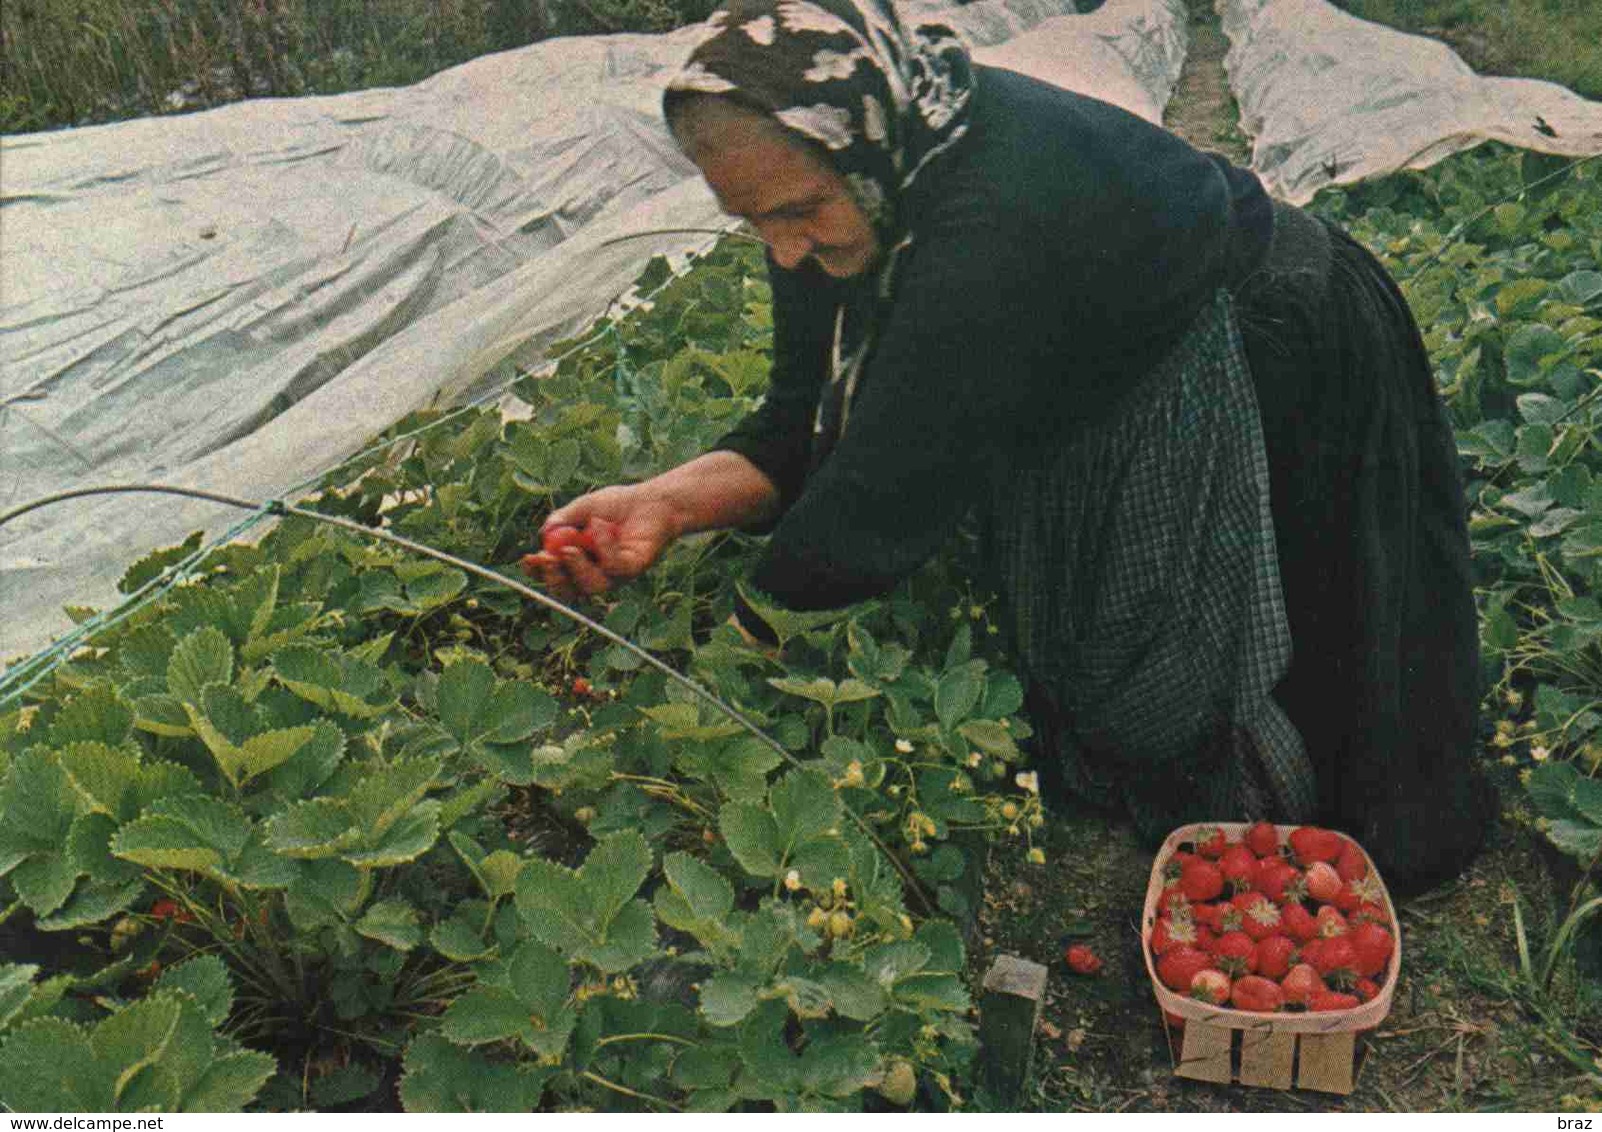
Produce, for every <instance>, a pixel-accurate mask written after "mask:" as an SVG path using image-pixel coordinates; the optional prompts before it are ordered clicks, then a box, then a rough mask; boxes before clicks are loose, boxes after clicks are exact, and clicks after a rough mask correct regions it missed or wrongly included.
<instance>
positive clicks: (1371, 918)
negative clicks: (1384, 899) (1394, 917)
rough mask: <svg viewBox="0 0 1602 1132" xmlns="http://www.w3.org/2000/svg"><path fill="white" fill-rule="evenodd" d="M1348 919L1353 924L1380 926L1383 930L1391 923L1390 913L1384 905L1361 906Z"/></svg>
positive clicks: (1365, 903)
mask: <svg viewBox="0 0 1602 1132" xmlns="http://www.w3.org/2000/svg"><path fill="white" fill-rule="evenodd" d="M1346 919H1347V920H1348V921H1349V922H1350V923H1352V924H1378V925H1379V926H1380V927H1382V928H1383V927H1386V926H1387V925H1389V924H1390V922H1391V917H1390V913H1388V912H1386V911H1385V906H1384V905H1383V904H1371V903H1367V902H1364V903H1362V904H1359V905H1358V906H1357V911H1355V912H1353V913H1352V914H1351V915H1350V916H1348V917H1346Z"/></svg>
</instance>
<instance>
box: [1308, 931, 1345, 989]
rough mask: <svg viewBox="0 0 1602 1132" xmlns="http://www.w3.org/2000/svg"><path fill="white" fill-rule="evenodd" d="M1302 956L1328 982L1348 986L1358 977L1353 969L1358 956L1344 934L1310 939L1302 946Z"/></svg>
mask: <svg viewBox="0 0 1602 1132" xmlns="http://www.w3.org/2000/svg"><path fill="white" fill-rule="evenodd" d="M1302 958H1303V959H1304V960H1306V961H1307V962H1308V963H1311V964H1312V965H1313V970H1315V971H1317V972H1318V973H1319V974H1320V975H1323V976H1324V978H1325V980H1326V981H1328V982H1331V983H1335V984H1337V985H1340V986H1347V985H1349V984H1350V983H1351V981H1352V980H1353V979H1354V978H1356V977H1357V972H1356V971H1355V970H1354V969H1353V964H1354V963H1356V962H1357V956H1356V955H1355V954H1353V952H1352V941H1351V940H1349V939H1347V938H1346V937H1345V936H1343V935H1338V936H1331V937H1328V938H1323V937H1321V938H1319V939H1314V940H1309V941H1308V942H1307V944H1306V945H1305V946H1303V948H1302Z"/></svg>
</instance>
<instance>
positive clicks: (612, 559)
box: [537, 0, 1493, 891]
mask: <svg viewBox="0 0 1602 1132" xmlns="http://www.w3.org/2000/svg"><path fill="white" fill-rule="evenodd" d="M712 29H713V30H712V34H711V35H710V36H709V38H707V39H706V40H705V41H703V42H702V44H701V45H700V46H699V47H698V48H697V49H696V50H695V52H694V54H693V55H692V56H691V58H690V61H689V63H688V65H687V66H686V67H685V68H684V69H683V71H682V72H681V73H680V74H679V75H678V76H677V78H676V79H675V80H674V81H673V82H672V83H671V85H670V87H669V89H668V91H667V94H666V98H665V111H666V115H667V119H668V122H669V125H670V127H671V129H672V131H673V134H674V137H675V138H676V139H677V140H678V142H679V144H680V146H681V147H682V148H683V150H684V151H685V153H686V154H687V155H688V156H689V157H690V158H691V159H692V160H693V161H694V162H695V164H696V165H697V166H698V167H699V169H700V170H701V172H702V174H703V175H704V176H705V178H706V181H707V184H708V185H709V186H710V187H711V189H712V191H713V192H714V193H716V194H717V197H718V200H719V202H720V203H721V205H722V206H723V208H724V209H725V210H726V211H728V212H729V213H730V214H732V215H735V216H739V217H743V218H744V219H745V220H747V221H748V222H749V223H750V224H751V226H752V227H753V228H754V229H755V230H756V232H757V233H758V234H759V235H760V236H761V237H762V239H763V240H764V241H766V243H767V245H768V251H769V256H768V259H769V270H770V273H771V277H772V283H773V308H774V348H773V354H774V361H773V371H772V377H771V385H770V389H769V391H768V395H767V397H766V399H765V400H764V402H763V404H762V405H761V407H760V408H759V409H758V410H757V411H756V412H755V413H753V414H752V415H751V416H750V417H749V418H748V419H747V420H745V421H744V422H743V423H742V424H741V425H740V426H739V427H738V428H736V429H735V430H734V431H733V432H732V433H730V434H729V435H728V436H726V437H725V438H724V439H723V440H722V441H721V442H720V443H719V444H718V445H717V446H716V448H715V450H714V451H712V452H709V453H707V454H705V455H703V456H701V457H699V458H697V459H695V460H692V461H690V462H689V463H687V464H684V465H682V466H680V467H678V468H675V469H673V470H671V471H669V472H666V473H665V474H663V475H660V476H658V477H656V478H654V479H651V480H649V481H646V482H644V483H639V484H633V485H620V486H614V487H608V488H605V489H603V490H600V491H597V492H594V493H592V494H589V495H586V496H583V497H581V498H579V499H577V500H575V501H574V502H572V503H571V504H569V505H568V506H566V507H564V508H561V509H560V510H558V511H557V512H556V513H554V514H553V515H551V516H550V518H549V520H548V521H547V523H546V527H547V529H550V528H552V527H555V526H564V525H565V526H578V527H586V528H588V529H589V530H590V531H591V533H592V534H593V536H594V539H595V550H594V552H593V557H592V556H591V554H588V553H586V552H585V551H584V550H582V549H580V548H577V547H570V548H567V549H564V550H562V551H559V552H557V553H555V554H542V555H540V556H538V567H537V569H538V571H539V572H541V573H542V574H543V578H544V581H545V583H546V584H547V585H548V586H550V587H552V588H553V589H556V590H558V591H560V592H567V593H572V592H582V593H588V594H595V593H599V592H602V591H604V590H606V589H608V588H609V587H610V586H613V585H615V584H616V583H618V582H619V581H620V580H623V579H627V578H631V577H633V576H635V575H636V574H638V573H640V572H641V571H642V570H644V569H645V568H646V567H647V566H649V564H650V563H651V562H652V561H653V560H654V559H655V558H656V557H657V556H658V555H659V554H660V553H661V551H662V550H663V548H664V547H665V546H667V545H668V543H669V542H670V541H671V540H673V539H675V538H677V537H678V536H680V535H683V534H686V533H689V532H694V531H703V530H709V529H713V528H720V527H742V528H747V529H757V530H766V531H771V537H770V538H769V539H768V542H767V544H766V546H765V549H764V551H763V554H762V556H761V560H760V563H759V565H758V566H757V568H756V571H755V574H754V576H753V578H752V584H753V586H754V587H755V588H756V589H757V590H758V591H760V592H762V593H763V594H765V595H766V596H768V597H770V598H771V599H772V600H773V601H774V602H776V603H777V604H779V605H781V606H783V607H787V608H794V609H818V608H833V607H839V606H843V605H847V604H849V603H853V602H857V601H861V600H863V599H866V598H870V597H873V596H875V595H878V594H882V593H884V592H886V591H887V590H889V589H890V588H892V587H893V586H894V585H895V584H896V583H897V582H898V581H899V580H900V579H902V578H904V577H906V576H907V575H908V574H909V573H910V572H912V571H913V570H914V569H916V568H917V567H918V566H919V565H920V564H921V563H922V562H923V561H924V560H925V559H926V558H928V557H929V556H930V554H931V553H932V552H934V551H935V550H936V549H937V548H938V547H940V546H941V544H942V543H943V542H945V541H946V540H947V538H948V537H949V536H950V535H951V534H952V533H953V531H954V529H955V528H956V526H957V524H958V523H959V522H960V521H961V520H962V519H963V517H964V515H965V514H967V513H976V515H977V518H978V521H979V523H980V526H981V529H982V532H983V535H984V539H983V544H984V546H985V547H986V549H987V553H988V559H989V561H990V563H991V564H992V566H993V577H992V578H991V579H989V580H990V581H991V582H992V583H993V584H994V585H995V586H996V588H997V589H998V590H999V592H1000V594H1001V595H1002V598H1003V602H1004V607H1005V625H1006V628H1007V629H1008V630H1009V635H1008V640H1010V642H1011V643H1012V646H1013V649H1014V652H1015V660H1016V663H1017V665H1018V666H1019V668H1020V670H1021V671H1022V673H1023V674H1024V675H1025V677H1026V678H1027V682H1028V685H1029V688H1030V711H1031V715H1032V718H1033V719H1034V721H1035V722H1036V725H1037V730H1038V731H1039V733H1040V734H1041V736H1042V740H1043V742H1042V747H1043V748H1044V750H1043V751H1042V752H1040V753H1041V755H1042V756H1043V758H1042V763H1043V764H1044V765H1043V767H1042V769H1043V770H1044V771H1046V772H1047V777H1048V779H1053V778H1054V779H1056V780H1057V781H1058V782H1059V783H1060V784H1061V785H1062V786H1065V787H1066V788H1068V789H1069V790H1072V791H1073V792H1075V793H1077V794H1079V795H1081V796H1084V797H1088V798H1090V799H1092V800H1094V801H1096V802H1098V803H1101V804H1104V805H1109V806H1115V807H1117V808H1119V809H1122V810H1124V811H1126V812H1127V813H1129V814H1130V815H1131V816H1132V818H1133V819H1134V821H1135V823H1136V825H1137V827H1138V828H1139V829H1140V830H1141V831H1142V833H1143V834H1145V835H1147V836H1148V837H1151V838H1156V837H1160V836H1161V835H1162V834H1163V833H1164V832H1165V831H1166V830H1167V829H1168V828H1171V827H1172V826H1173V825H1174V824H1177V823H1178V822H1180V821H1183V820H1191V819H1196V818H1200V817H1208V816H1211V817H1230V816H1233V817H1247V816H1261V815H1266V816H1269V817H1273V818H1277V819H1280V820H1286V821H1304V820H1317V821H1319V822H1322V823H1325V824H1329V825H1333V826H1335V827H1337V828H1341V829H1344V830H1347V831H1348V832H1350V833H1352V834H1353V835H1355V836H1357V837H1358V838H1359V839H1360V840H1361V841H1362V842H1363V843H1364V844H1365V845H1366V846H1368V848H1369V849H1370V851H1371V852H1372V853H1374V855H1375V856H1376V858H1377V859H1378V861H1379V864H1380V867H1381V869H1382V871H1383V872H1384V873H1385V874H1386V875H1387V876H1388V877H1389V879H1390V880H1391V883H1392V885H1393V887H1394V888H1397V889H1399V890H1401V891H1410V890H1418V889H1420V888H1423V887H1426V886H1428V885H1431V884H1433V883H1436V882H1438V881H1440V880H1443V879H1445V878H1447V877H1449V876H1452V875H1455V874H1456V873H1457V872H1458V871H1460V870H1461V868H1462V867H1463V866H1464V864H1465V863H1466V862H1467V860H1468V859H1469V857H1470V856H1471V855H1472V854H1473V853H1474V851H1475V850H1476V849H1477V848H1478V846H1479V843H1480V841H1481V839H1482V837H1483V835H1484V831H1485V830H1486V829H1487V828H1488V827H1489V825H1490V823H1491V813H1492V806H1493V798H1492V795H1491V794H1490V792H1489V790H1488V788H1487V787H1486V786H1485V784H1484V782H1483V779H1482V778H1481V777H1480V776H1479V775H1478V773H1477V771H1476V759H1475V757H1474V753H1473V751H1474V740H1475V722H1476V718H1475V712H1476V702H1477V698H1478V697H1477V683H1478V679H1479V671H1478V653H1477V635H1476V628H1475V614H1474V606H1473V601H1472V594H1471V582H1470V570H1469V556H1468V541H1467V534H1466V531H1465V527H1464V521H1463V508H1462V505H1461V488H1460V483H1459V479H1458V472H1457V465H1456V454H1455V449H1454V445H1453V441H1452V435H1451V431H1450V427H1449V425H1448V423H1447V421H1446V418H1445V416H1444V413H1443V411H1442V408H1441V405H1440V403H1439V400H1438V398H1437V396H1436V393H1435V390H1434V387H1433V384H1432V380H1431V371H1430V366H1429V362H1428V360H1427V358H1426V356H1425V353H1424V349H1423V346H1422V344H1421V342H1420V340H1419V335H1418V332H1417V329H1416V327H1415V326H1414V323H1413V321H1412V318H1411V316H1410V314H1409V312H1408V310H1407V307H1406V305H1405V302H1404V300H1403V298H1402V296H1401V295H1400V293H1399V292H1398V291H1397V289H1396V287H1395V285H1394V284H1393V283H1392V281H1391V280H1390V279H1389V278H1388V277H1387V276H1386V275H1385V273H1384V271H1383V269H1382V268H1381V267H1380V266H1379V265H1378V264H1377V263H1376V262H1375V261H1374V259H1373V258H1372V257H1370V256H1369V255H1368V254H1367V253H1366V252H1365V251H1364V250H1363V249H1362V248H1361V247H1359V246H1358V245H1357V244H1356V243H1355V242H1353V241H1352V240H1351V239H1350V238H1348V237H1347V236H1345V235H1344V234H1342V233H1341V232H1339V231H1338V230H1335V229H1333V228H1331V227H1329V226H1327V225H1325V224H1322V223H1320V222H1318V221H1315V220H1313V219H1311V218H1309V217H1308V216H1306V215H1305V214H1303V213H1301V212H1299V211H1298V210H1296V209H1294V208H1291V207H1289V206H1286V205H1282V204H1279V203H1276V202H1274V201H1272V200H1270V198H1269V197H1268V196H1267V195H1266V193H1265V192H1264V190H1263V188H1262V186H1261V185H1260V184H1259V182H1258V181H1257V179H1256V178H1255V177H1254V176H1253V175H1252V174H1250V173H1248V172H1245V171H1243V170H1240V169H1237V168H1234V167H1232V166H1231V165H1230V164H1228V163H1227V162H1225V161H1223V160H1222V159H1220V158H1218V157H1216V156H1214V155H1211V154H1207V153H1202V152H1199V151H1197V150H1195V149H1193V148H1191V147H1190V146H1188V145H1187V144H1185V143H1184V142H1183V141H1181V140H1179V139H1178V138H1176V137H1175V136H1173V135H1172V134H1169V133H1167V132H1166V131H1164V130H1162V129H1160V128H1158V127H1156V126H1153V125H1151V124H1149V123H1147V122H1145V121H1142V120H1141V119H1139V118H1136V117H1134V116H1132V115H1130V114H1127V113H1125V112H1123V111H1121V110H1119V109H1116V108H1115V107H1112V106H1109V105H1106V104H1104V103H1101V102H1098V101H1095V100H1093V99H1090V98H1087V97H1083V96H1081V95H1078V94H1074V93H1071V92H1069V91H1066V90H1060V89H1058V88H1056V87H1053V86H1049V85H1047V84H1045V83H1041V82H1037V81H1035V80H1032V79H1029V78H1025V77H1023V76H1021V75H1017V74H1013V73H1010V72H1007V71H1003V70H996V69H992V68H986V67H982V66H976V65H974V64H973V63H972V62H971V60H970V58H969V56H968V53H967V51H966V50H965V49H964V47H963V45H962V44H961V42H960V41H959V40H958V38H957V36H956V35H955V34H954V33H953V32H952V31H951V29H949V28H947V27H944V26H941V25H935V24H919V25H914V26H910V27H909V26H906V25H903V24H902V23H901V21H900V20H899V19H898V17H897V14H896V13H895V11H894V10H893V9H892V8H891V7H890V5H889V4H888V3H887V2H886V0H734V2H733V3H731V4H730V5H729V6H728V7H727V8H726V9H725V10H723V11H721V12H719V13H717V14H716V15H715V16H714V17H713V20H712ZM737 617H738V618H739V621H740V623H741V626H742V628H743V629H744V631H745V632H746V633H747V634H748V635H755V636H757V637H759V638H763V639H771V635H769V634H768V631H767V629H766V626H764V625H763V624H762V623H761V622H760V619H759V618H758V617H756V616H755V614H754V612H753V611H752V610H751V609H750V608H749V607H748V606H746V605H744V604H743V603H741V604H740V606H739V607H738V613H737Z"/></svg>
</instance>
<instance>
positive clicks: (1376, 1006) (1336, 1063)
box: [1140, 822, 1402, 1095]
mask: <svg viewBox="0 0 1602 1132" xmlns="http://www.w3.org/2000/svg"><path fill="white" fill-rule="evenodd" d="M1249 828H1250V826H1249V825H1248V824H1247V823H1245V822H1200V823H1196V824H1193V825H1183V826H1180V827H1179V828H1178V829H1176V830H1174V831H1173V832H1172V833H1170V834H1169V835H1168V837H1167V839H1166V840H1165V841H1164V842H1163V844H1162V848H1161V849H1159V850H1158V851H1157V860H1156V861H1155V862H1154V863H1153V864H1152V868H1151V881H1150V882H1149V883H1148V884H1147V885H1146V908H1145V911H1144V912H1143V914H1142V915H1141V935H1140V944H1141V946H1140V950H1141V954H1143V955H1144V956H1145V959H1146V973H1147V974H1148V975H1150V976H1151V985H1152V990H1153V991H1154V992H1155V994H1156V996H1157V1005H1158V1006H1159V1007H1161V1009H1162V1010H1163V1025H1164V1026H1165V1027H1167V1028H1168V1048H1169V1049H1170V1050H1171V1051H1172V1050H1174V1049H1175V1048H1176V1043H1175V1037H1176V1035H1175V1034H1174V1029H1175V1027H1174V1026H1173V1025H1172V1023H1170V1021H1169V1015H1170V1014H1175V1015H1178V1016H1179V1017H1181V1018H1183V1019H1185V1025H1184V1029H1183V1030H1182V1031H1181V1034H1182V1037H1181V1039H1180V1041H1179V1042H1178V1045H1177V1049H1178V1052H1177V1054H1176V1055H1175V1057H1174V1073H1175V1074H1176V1075H1177V1076H1180V1077H1190V1078H1193V1079H1194V1080H1198V1081H1216V1082H1219V1083H1222V1084H1229V1083H1232V1082H1234V1083H1239V1084H1242V1085H1257V1086H1262V1087H1265V1088H1270V1089H1290V1088H1298V1089H1316V1090H1318V1091H1320V1092H1326V1093H1340V1094H1343V1095H1344V1094H1346V1093H1350V1092H1351V1091H1352V1089H1353V1088H1354V1087H1355V1085H1356V1084H1357V1069H1358V1057H1359V1054H1360V1050H1359V1048H1358V1042H1357V1039H1358V1037H1359V1036H1360V1035H1361V1034H1362V1033H1364V1032H1366V1031H1368V1030H1372V1029H1374V1028H1375V1027H1376V1026H1378V1025H1379V1024H1380V1022H1382V1021H1383V1020H1384V1019H1385V1016H1386V1015H1387V1014H1389V1013H1390V1010H1391V996H1392V995H1393V994H1394V993H1395V991H1396V979H1397V975H1398V974H1399V973H1400V972H1401V969H1402V935H1401V928H1400V925H1399V924H1398V922H1397V919H1396V907H1395V906H1394V905H1393V904H1392V903H1391V894H1390V891H1389V890H1388V889H1386V888H1385V881H1384V878H1382V877H1380V875H1379V870H1378V869H1376V868H1374V861H1373V858H1370V857H1368V851H1367V850H1366V849H1365V850H1363V856H1364V857H1365V858H1367V859H1368V867H1369V869H1370V870H1371V871H1372V872H1373V873H1374V876H1375V878H1376V879H1378V880H1379V882H1380V889H1381V893H1382V895H1383V897H1384V906H1385V914H1386V915H1387V916H1389V917H1390V921H1391V923H1390V928H1391V934H1392V936H1393V937H1394V938H1395V940H1396V949H1395V950H1394V951H1393V952H1392V953H1391V961H1390V967H1389V969H1388V970H1387V972H1386V975H1385V984H1384V985H1383V986H1382V987H1380V992H1379V994H1377V995H1375V996H1374V997H1373V998H1372V999H1371V1000H1370V1001H1368V1002H1365V1003H1363V1004H1362V1005H1361V1006H1356V1007H1353V1008H1352V1009H1350V1010H1332V1011H1324V1012H1319V1013H1300V1014H1263V1013H1258V1012H1255V1011H1249V1010H1235V1009H1233V1008H1230V1007H1221V1006H1211V1005H1209V1004H1207V1003H1205V1002H1199V1001H1197V1000H1196V999H1194V998H1190V997H1188V996H1186V995H1182V994H1178V993H1176V992H1174V991H1171V990H1169V989H1168V988H1167V987H1166V986H1164V985H1163V982H1162V980H1161V979H1159V978H1158V977H1157V968H1156V964H1155V963H1154V961H1153V960H1152V955H1151V944H1150V941H1151V933H1152V929H1153V928H1154V927H1155V926H1156V924H1157V910H1158V901H1159V900H1160V899H1161V898H1162V892H1163V888H1164V887H1165V886H1164V882H1163V869H1164V867H1165V866H1166V865H1167V864H1168V859H1169V858H1170V857H1171V856H1173V854H1174V850H1176V849H1178V848H1179V846H1181V845H1182V844H1184V843H1185V842H1187V841H1194V840H1195V837H1196V833H1197V832H1198V831H1199V830H1203V829H1222V830H1223V831H1224V834H1225V836H1227V837H1228V838H1230V840H1232V841H1239V840H1240V839H1241V837H1242V836H1243V835H1244V834H1245V832H1246V830H1247V829H1249ZM1274 828H1275V830H1276V831H1277V832H1278V834H1279V843H1280V844H1281V845H1284V844H1285V842H1286V840H1287V838H1288V837H1289V835H1290V832H1291V830H1293V829H1296V828H1297V827H1296V826H1290V825H1281V826H1275V827H1274ZM1342 836H1343V837H1344V836H1345V834H1342ZM1348 840H1353V839H1351V838H1348ZM1359 848H1362V847H1361V846H1359Z"/></svg>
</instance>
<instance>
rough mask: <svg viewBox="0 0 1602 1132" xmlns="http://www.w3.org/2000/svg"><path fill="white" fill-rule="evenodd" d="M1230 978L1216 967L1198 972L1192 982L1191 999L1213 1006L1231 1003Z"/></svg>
mask: <svg viewBox="0 0 1602 1132" xmlns="http://www.w3.org/2000/svg"><path fill="white" fill-rule="evenodd" d="M1229 989H1230V982H1229V976H1228V975H1226V974H1224V972H1222V971H1220V970H1219V969H1218V968H1216V967H1208V968H1206V969H1205V970H1201V971H1197V972H1196V974H1195V976H1194V977H1193V978H1192V979H1191V980H1190V997H1191V998H1194V999H1196V1000H1198V1001H1200V1002H1206V1003H1210V1004H1212V1005H1213V1006H1222V1005H1224V1003H1226V1002H1228V1001H1229Z"/></svg>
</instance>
